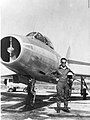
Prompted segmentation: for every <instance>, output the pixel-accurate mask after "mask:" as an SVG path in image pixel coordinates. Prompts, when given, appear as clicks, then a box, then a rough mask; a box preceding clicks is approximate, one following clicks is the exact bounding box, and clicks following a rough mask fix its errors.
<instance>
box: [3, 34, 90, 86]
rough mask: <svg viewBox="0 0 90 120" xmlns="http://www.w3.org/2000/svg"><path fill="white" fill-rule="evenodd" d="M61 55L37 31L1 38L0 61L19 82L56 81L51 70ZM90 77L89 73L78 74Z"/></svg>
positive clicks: (54, 68)
mask: <svg viewBox="0 0 90 120" xmlns="http://www.w3.org/2000/svg"><path fill="white" fill-rule="evenodd" d="M60 60H61V56H60V55H59V54H58V53H57V52H56V51H55V50H54V47H53V44H52V43H51V41H50V40H49V39H48V38H47V37H46V36H44V35H42V34H41V33H39V32H31V33H29V34H27V35H26V36H20V35H8V36H6V37H4V38H2V39H1V63H2V64H4V65H5V66H6V67H7V68H9V69H10V70H12V71H14V72H15V73H16V75H17V76H18V78H17V79H19V78H21V79H19V82H22V83H25V84H27V83H28V80H29V79H35V80H38V81H43V82H49V83H56V79H55V77H54V76H51V74H50V73H51V72H52V71H54V70H56V69H57V68H58V67H59V64H60ZM67 61H68V63H69V64H79V65H87V66H90V63H86V62H81V61H75V60H69V59H68V60H67ZM79 76H85V77H90V75H81V74H80V75H79Z"/></svg>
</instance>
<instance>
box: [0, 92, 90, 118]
mask: <svg viewBox="0 0 90 120" xmlns="http://www.w3.org/2000/svg"><path fill="white" fill-rule="evenodd" d="M41 93H42V92H39V93H38V95H37V98H36V103H35V105H34V107H32V108H31V109H29V110H27V111H24V110H23V108H24V106H25V102H24V100H25V97H26V95H27V93H23V92H15V93H8V92H2V93H1V120H90V96H89V95H88V96H87V100H82V97H81V96H80V94H73V95H72V97H71V101H69V107H70V108H71V109H70V113H67V112H64V111H63V110H61V111H60V113H57V112H56V101H55V100H54V99H53V98H52V95H54V94H51V93H48V92H44V93H42V94H41ZM61 106H62V107H63V103H62V104H61Z"/></svg>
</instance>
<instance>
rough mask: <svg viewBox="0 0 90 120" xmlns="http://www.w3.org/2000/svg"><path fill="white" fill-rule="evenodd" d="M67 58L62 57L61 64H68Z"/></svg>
mask: <svg viewBox="0 0 90 120" xmlns="http://www.w3.org/2000/svg"><path fill="white" fill-rule="evenodd" d="M66 62H67V59H66V58H61V66H62V67H65V66H66Z"/></svg>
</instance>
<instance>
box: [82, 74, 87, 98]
mask: <svg viewBox="0 0 90 120" xmlns="http://www.w3.org/2000/svg"><path fill="white" fill-rule="evenodd" d="M86 89H87V84H86V82H85V80H84V77H83V76H81V95H82V96H83V100H86V95H87V93H86Z"/></svg>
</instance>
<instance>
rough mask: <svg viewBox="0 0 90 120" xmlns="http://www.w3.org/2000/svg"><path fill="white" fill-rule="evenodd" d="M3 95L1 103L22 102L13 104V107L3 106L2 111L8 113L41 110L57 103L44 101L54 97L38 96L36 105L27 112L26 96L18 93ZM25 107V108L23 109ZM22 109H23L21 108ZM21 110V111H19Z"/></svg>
mask: <svg viewBox="0 0 90 120" xmlns="http://www.w3.org/2000/svg"><path fill="white" fill-rule="evenodd" d="M1 95H2V96H3V97H2V98H1V101H5V102H10V101H15V102H17V101H21V102H19V103H16V104H13V105H11V104H10V105H9V104H8V106H7V107H5V106H1V109H2V111H7V112H25V111H31V110H34V109H37V108H41V107H44V106H47V105H50V104H53V103H54V102H55V101H48V100H46V101H43V100H45V99H49V98H50V97H51V96H52V95H37V96H36V102H35V105H34V106H32V107H31V108H29V109H27V110H25V109H24V106H25V103H26V102H25V99H26V96H27V95H26V94H18V93H15V94H14V93H8V92H2V93H1ZM22 106H23V107H22ZM20 107H21V108H20ZM18 108H20V109H18Z"/></svg>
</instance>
